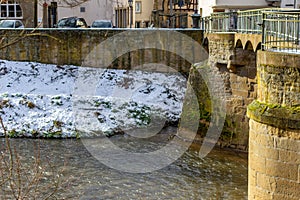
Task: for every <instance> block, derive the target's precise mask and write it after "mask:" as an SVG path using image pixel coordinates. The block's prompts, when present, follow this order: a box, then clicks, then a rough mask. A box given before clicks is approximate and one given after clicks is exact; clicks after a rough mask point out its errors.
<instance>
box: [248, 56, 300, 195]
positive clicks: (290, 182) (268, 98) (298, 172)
mask: <svg viewBox="0 0 300 200" xmlns="http://www.w3.org/2000/svg"><path fill="white" fill-rule="evenodd" d="M299 66H300V56H299V55H297V54H285V53H278V52H277V53H275V52H266V51H260V52H258V59H257V68H258V69H257V71H258V99H257V101H255V102H253V103H252V104H251V105H249V107H248V112H247V113H248V117H250V118H251V120H250V133H249V143H250V144H249V174H248V175H249V185H248V190H249V191H248V197H249V199H261V200H265V199H299V196H300V192H299V191H300V190H299V188H300V107H299V105H300V104H299V103H300V87H299V80H300V73H299V70H300V67H299Z"/></svg>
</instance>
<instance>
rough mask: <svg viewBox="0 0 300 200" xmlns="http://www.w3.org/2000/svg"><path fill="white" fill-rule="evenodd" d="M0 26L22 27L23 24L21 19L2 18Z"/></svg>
mask: <svg viewBox="0 0 300 200" xmlns="http://www.w3.org/2000/svg"><path fill="white" fill-rule="evenodd" d="M0 28H24V24H23V22H22V21H21V20H16V19H4V20H1V21H0Z"/></svg>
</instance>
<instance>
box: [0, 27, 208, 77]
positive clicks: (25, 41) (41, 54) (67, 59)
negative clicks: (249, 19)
mask: <svg viewBox="0 0 300 200" xmlns="http://www.w3.org/2000/svg"><path fill="white" fill-rule="evenodd" d="M126 30H127V29H111V30H93V29H78V30H77V29H76V30H63V29H37V30H33V29H26V30H25V31H24V32H22V31H23V30H0V37H1V38H2V40H1V43H0V48H1V49H0V58H1V59H7V60H17V61H36V62H41V63H51V64H58V65H63V64H71V65H79V66H81V65H82V64H83V61H84V60H85V59H86V57H87V55H89V54H90V52H91V51H92V50H93V49H94V48H95V47H97V46H98V45H99V44H100V43H101V42H103V41H105V40H107V39H108V38H110V39H111V38H112V36H115V35H117V34H118V33H121V32H124V31H126ZM32 31H33V33H32ZM164 31H165V32H168V33H169V34H172V31H171V30H164ZM146 32H148V34H147V36H146V37H143V36H145V35H146V34H142V35H141V38H138V37H137V35H138V34H137V33H139V31H138V30H132V31H131V30H130V31H128V30H127V33H128V34H127V35H128V37H127V38H126V40H123V39H122V40H118V38H117V39H116V40H114V39H113V41H112V42H111V43H109V44H108V47H107V48H108V49H116V52H115V54H117V53H118V45H119V46H126V45H129V46H130V45H132V44H135V43H136V41H137V40H139V39H143V40H144V41H142V42H144V44H145V45H144V46H142V47H141V48H142V49H137V50H133V51H131V52H128V53H125V54H123V55H121V56H119V57H117V58H116V59H114V61H113V62H112V63H111V64H110V65H109V66H107V67H108V68H121V69H129V68H131V67H134V66H140V65H143V64H147V63H160V64H164V65H167V66H169V67H172V68H174V69H175V70H176V71H180V72H183V73H188V72H189V70H190V67H191V63H190V62H187V61H186V60H185V59H183V58H182V57H180V56H179V55H176V53H174V52H168V51H164V50H161V49H164V48H166V47H158V48H157V49H146V48H145V47H147V44H150V43H153V35H151V34H155V30H151V29H149V30H148V31H145V30H144V33H146ZM178 32H180V33H182V34H184V35H187V36H188V37H190V38H191V39H193V40H195V41H196V42H198V43H199V44H201V41H202V38H203V33H202V31H199V30H193V29H189V30H179V31H178ZM131 35H133V36H132V37H130V36H131ZM161 39H162V40H164V44H166V43H167V42H168V41H166V40H168V39H169V37H162V38H161ZM170 43H171V44H172V45H174V47H173V46H172V48H173V49H174V50H175V51H180V50H182V51H184V50H186V49H188V50H191V48H193V47H192V46H187V45H186V44H185V43H184V42H183V41H180V40H178V41H171V42H170ZM100 53H105V52H103V51H102V52H98V54H97V52H96V54H95V55H93V56H94V57H93V59H94V60H96V61H97V58H99V57H100V56H101V57H102V58H103V55H99V54H100ZM110 53H112V54H113V53H114V52H110ZM194 53H195V54H197V52H194ZM105 55H106V54H105ZM191 56H194V55H191ZM85 64H87V63H86V62H85Z"/></svg>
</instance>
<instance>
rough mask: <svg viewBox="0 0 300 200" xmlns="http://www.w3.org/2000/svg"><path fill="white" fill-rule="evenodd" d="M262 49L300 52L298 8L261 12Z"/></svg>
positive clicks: (299, 11)
mask: <svg viewBox="0 0 300 200" xmlns="http://www.w3.org/2000/svg"><path fill="white" fill-rule="evenodd" d="M262 18H263V24H262V27H263V34H262V49H263V50H275V51H289V52H290V51H291V50H292V51H296V52H300V45H299V44H300V41H299V39H300V33H299V31H300V10H290V11H277V12H275V11H274V12H263V15H262Z"/></svg>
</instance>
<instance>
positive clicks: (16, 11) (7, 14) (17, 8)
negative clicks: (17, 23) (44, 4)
mask: <svg viewBox="0 0 300 200" xmlns="http://www.w3.org/2000/svg"><path fill="white" fill-rule="evenodd" d="M36 6H37V1H34V0H1V1H0V20H3V19H19V20H21V21H23V23H24V25H25V27H34V25H36V24H37V22H36V15H37V10H36V9H34V8H36Z"/></svg>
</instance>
